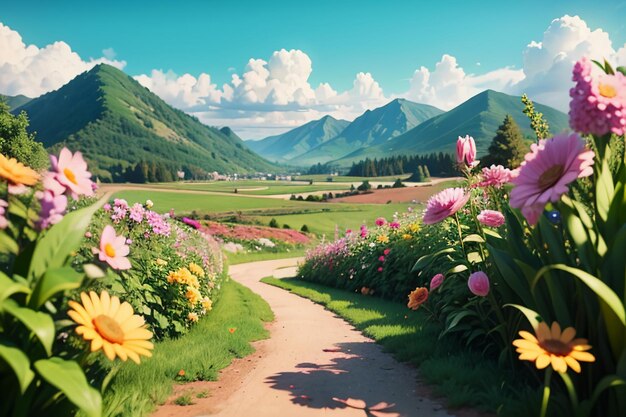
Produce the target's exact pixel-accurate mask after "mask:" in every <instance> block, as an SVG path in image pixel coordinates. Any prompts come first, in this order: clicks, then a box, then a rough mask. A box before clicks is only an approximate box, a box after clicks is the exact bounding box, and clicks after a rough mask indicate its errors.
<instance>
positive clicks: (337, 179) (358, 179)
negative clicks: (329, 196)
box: [295, 174, 411, 184]
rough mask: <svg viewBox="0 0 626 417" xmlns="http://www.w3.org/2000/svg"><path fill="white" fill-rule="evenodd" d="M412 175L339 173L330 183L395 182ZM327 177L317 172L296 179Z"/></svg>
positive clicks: (316, 179)
mask: <svg viewBox="0 0 626 417" xmlns="http://www.w3.org/2000/svg"><path fill="white" fill-rule="evenodd" d="M410 176H411V174H402V175H390V176H387V177H348V176H344V175H338V176H335V177H332V178H333V180H332V182H329V184H332V183H333V182H363V181H369V182H394V181H395V180H396V179H397V178H400V179H401V180H405V179H407V178H409V177H410ZM327 178H328V175H322V174H319V175H318V174H316V175H301V176H299V177H296V178H295V180H297V181H310V180H313V181H326V179H327Z"/></svg>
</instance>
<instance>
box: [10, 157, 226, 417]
mask: <svg viewBox="0 0 626 417" xmlns="http://www.w3.org/2000/svg"><path fill="white" fill-rule="evenodd" d="M0 177H2V179H3V180H4V183H5V186H4V194H3V195H4V199H2V200H0V209H1V210H0V228H1V229H2V230H1V231H0V252H1V258H0V261H1V263H2V272H0V320H1V323H2V324H1V325H0V363H1V364H2V365H3V367H2V368H1V369H2V378H1V379H0V384H1V386H2V389H3V392H4V394H3V401H2V404H1V405H0V415H72V414H74V413H75V412H76V411H78V410H80V411H81V412H82V413H83V415H87V416H100V415H102V409H103V404H102V398H103V396H102V393H104V392H105V389H106V387H107V385H108V384H109V383H110V382H111V380H112V379H113V380H114V377H115V369H116V361H118V360H120V361H122V362H125V361H127V360H128V359H130V360H131V361H133V362H135V363H137V364H140V363H142V359H145V358H146V357H148V358H149V357H151V356H152V351H153V350H154V348H155V345H154V342H155V341H158V340H161V339H164V338H172V337H176V336H180V335H182V334H184V333H186V332H188V331H189V329H190V328H192V327H193V326H194V324H195V323H196V322H198V320H199V319H200V317H202V316H204V315H206V314H210V312H211V309H212V305H213V303H214V302H215V300H216V298H217V297H218V295H219V290H220V288H221V285H222V282H223V279H224V276H225V274H224V267H223V261H222V255H221V249H220V247H219V245H218V243H217V241H215V240H214V239H213V238H212V237H210V236H209V235H207V234H205V233H202V232H199V231H197V230H196V229H195V228H193V227H190V226H189V225H186V224H184V223H182V222H178V221H176V220H174V219H172V218H171V217H170V216H169V214H165V215H162V214H159V213H156V212H154V211H152V210H151V207H152V202H151V201H147V202H146V203H145V204H140V203H136V204H133V205H132V206H131V205H129V204H128V203H127V202H126V201H124V200H121V199H115V200H114V201H110V202H108V201H107V197H104V198H103V199H101V200H98V201H97V200H96V199H95V198H94V194H95V190H96V188H97V186H96V184H95V183H93V182H92V181H91V173H90V172H89V171H88V170H87V164H86V163H85V161H84V159H83V158H82V155H81V153H80V152H76V153H72V152H71V151H69V150H68V149H67V148H63V149H62V150H61V152H60V154H59V156H58V157H57V156H56V155H51V157H50V169H49V170H48V171H46V172H36V171H34V170H33V169H31V168H29V167H27V166H25V165H23V164H22V163H20V162H18V161H16V160H15V159H13V158H11V159H9V158H6V157H4V156H1V155H0ZM4 395H6V396H4ZM4 399H6V401H5V400H4Z"/></svg>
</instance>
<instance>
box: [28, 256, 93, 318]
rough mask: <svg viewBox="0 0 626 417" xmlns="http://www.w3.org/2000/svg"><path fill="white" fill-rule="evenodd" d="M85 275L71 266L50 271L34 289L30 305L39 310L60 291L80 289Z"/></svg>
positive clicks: (38, 281)
mask: <svg viewBox="0 0 626 417" xmlns="http://www.w3.org/2000/svg"><path fill="white" fill-rule="evenodd" d="M83 278H84V275H83V274H81V273H79V272H76V271H75V270H74V269H72V268H71V267H69V266H65V267H62V268H57V269H48V270H47V271H46V272H45V273H44V274H43V277H41V278H40V279H39V280H37V284H36V285H35V288H34V289H33V293H32V295H31V296H30V299H29V301H28V305H29V306H30V307H31V308H33V309H35V310H38V309H39V308H40V307H41V306H42V305H44V304H45V302H46V301H48V299H50V298H51V297H52V296H53V295H55V294H56V293H58V292H60V291H66V290H73V289H75V288H78V287H79V286H80V284H81V282H82V281H83Z"/></svg>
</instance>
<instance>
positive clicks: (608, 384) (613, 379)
mask: <svg viewBox="0 0 626 417" xmlns="http://www.w3.org/2000/svg"><path fill="white" fill-rule="evenodd" d="M620 385H626V381H624V379H623V378H620V377H619V376H617V375H607V376H605V377H604V378H602V379H601V380H600V382H598V384H597V385H596V388H595V389H594V390H593V395H592V396H591V404H590V405H591V406H592V407H593V405H594V404H595V403H596V401H598V399H599V398H600V395H602V393H603V392H604V391H606V390H607V389H609V388H614V387H618V386H620Z"/></svg>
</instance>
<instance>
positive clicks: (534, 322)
mask: <svg viewBox="0 0 626 417" xmlns="http://www.w3.org/2000/svg"><path fill="white" fill-rule="evenodd" d="M504 306H505V307H515V308H516V309H518V310H519V311H521V312H522V314H523V315H524V316H525V317H526V319H527V320H528V322H529V323H530V325H531V326H532V328H533V329H536V328H537V327H538V326H539V319H540V318H541V316H540V315H539V313H537V312H536V311H534V310H531V309H530V308H528V307H524V306H521V305H519V304H505V305H504Z"/></svg>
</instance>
